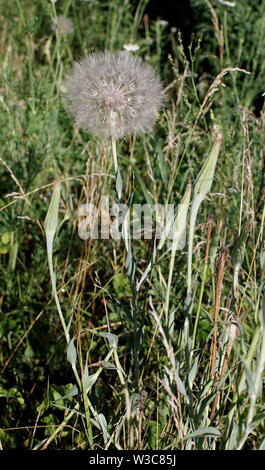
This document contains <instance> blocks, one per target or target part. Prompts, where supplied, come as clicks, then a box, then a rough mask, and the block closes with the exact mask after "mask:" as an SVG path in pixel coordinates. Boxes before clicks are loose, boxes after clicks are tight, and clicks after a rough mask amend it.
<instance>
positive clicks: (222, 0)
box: [217, 0, 236, 7]
mask: <svg viewBox="0 0 265 470" xmlns="http://www.w3.org/2000/svg"><path fill="white" fill-rule="evenodd" d="M217 3H219V4H220V5H224V6H226V7H235V6H236V4H235V2H227V1H225V0H217Z"/></svg>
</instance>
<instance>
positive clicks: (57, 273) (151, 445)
mask: <svg viewBox="0 0 265 470" xmlns="http://www.w3.org/2000/svg"><path fill="white" fill-rule="evenodd" d="M8 3H9V2H8ZM147 6H148V1H145V0H140V1H139V2H138V3H137V2H131V1H129V0H109V1H101V0H91V1H85V0H83V1H81V0H61V1H56V0H49V1H46V0H45V1H44V0H38V1H37V2H32V1H31V0H16V1H13V2H10V5H8V9H7V5H6V2H2V4H1V6H0V25H1V35H0V56H1V65H0V67H1V85H0V86H1V88H0V107H1V108H0V109H1V111H0V125H1V134H0V139H1V156H0V181H1V186H0V368H1V377H0V404H1V418H0V420H1V421H0V426H1V429H0V443H1V448H2V449H21V448H25V449H51V450H56V449H60V450H62V449H76V450H79V449H125V450H128V449H163V450H165V449H167V450H184V449H189V450H194V449H196V450H197V449H203V450H215V449H216V450H218V449H225V450H235V449H246V450H257V449H264V448H265V438H264V416H265V412H264V401H263V400H264V397H262V381H263V372H264V365H265V298H264V282H265V251H264V248H265V245H264V223H265V199H264V195H265V193H264V186H265V158H264V132H265V129H264V125H265V113H264V108H263V102H264V98H263V93H264V92H265V78H264V77H265V74H264V72H265V52H264V51H265V28H264V23H265V1H264V0H256V1H252V2H250V1H249V0H241V1H238V0H236V1H234V2H225V1H221V0H192V1H191V7H192V11H193V24H192V31H191V35H190V40H189V41H188V42H187V38H186V40H185V42H183V39H182V34H181V31H179V30H176V28H175V27H174V24H172V25H170V24H168V23H166V22H165V21H161V20H163V17H162V16H161V18H157V19H156V18H154V19H150V18H149V17H148V15H147V14H146V8H147ZM58 18H59V20H58ZM64 18H65V23H64V20H63V19H64ZM131 45H133V46H134V52H131V53H132V54H135V55H136V56H139V57H141V58H143V59H144V60H145V61H146V62H147V63H149V64H150V65H151V66H152V67H154V68H155V69H156V70H157V73H158V74H159V76H160V78H161V80H162V83H163V88H164V92H163V93H164V105H163V109H162V111H161V112H160V116H159V120H158V121H157V123H156V125H155V127H154V128H153V129H152V131H150V132H148V133H145V134H143V135H142V136H137V137H134V136H129V137H127V138H126V139H121V140H119V141H118V142H117V156H118V161H119V171H120V175H121V178H122V181H123V189H122V192H121V200H122V202H123V203H124V204H127V205H128V206H131V205H132V204H136V203H138V204H150V205H154V204H164V205H165V204H174V206H175V207H177V206H178V204H180V203H182V205H181V206H180V207H181V208H182V212H181V213H180V225H181V227H182V228H186V245H185V246H184V247H183V248H182V249H176V247H174V246H173V247H172V245H170V244H169V243H168V240H167V239H166V236H165V237H164V239H163V237H162V240H160V241H157V240H154V238H153V239H150V240H143V239H139V240H133V239H130V238H128V237H127V238H126V237H125V240H124V239H121V240H114V239H108V240H95V239H87V240H83V239H81V238H80V236H79V234H78V224H79V217H78V210H79V208H80V206H81V205H82V204H86V203H93V204H94V205H95V206H97V205H98V204H99V201H100V198H101V196H102V195H106V194H107V195H109V196H111V197H113V198H115V197H116V190H115V172H114V168H113V160H112V146H111V142H109V141H108V140H101V139H99V138H97V137H95V136H92V135H91V134H89V133H87V132H84V131H83V130H81V129H79V128H78V127H77V126H76V125H75V124H74V123H73V120H72V118H71V117H70V116H69V115H68V114H67V113H66V112H65V110H64V106H63V97H64V94H65V86H64V80H65V77H66V76H67V74H68V73H69V71H70V70H71V67H72V65H73V62H74V60H78V59H82V58H83V57H85V56H87V55H88V54H89V53H91V52H97V51H109V52H116V51H122V50H124V48H125V47H124V46H127V48H128V46H130V47H131ZM164 235H166V234H165V233H164ZM47 246H48V251H47ZM58 313H59V314H58Z"/></svg>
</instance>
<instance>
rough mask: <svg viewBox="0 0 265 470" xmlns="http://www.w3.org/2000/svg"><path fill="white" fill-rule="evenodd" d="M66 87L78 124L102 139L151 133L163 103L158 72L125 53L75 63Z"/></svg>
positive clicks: (67, 97)
mask: <svg viewBox="0 0 265 470" xmlns="http://www.w3.org/2000/svg"><path fill="white" fill-rule="evenodd" d="M65 87H66V108H67V109H68V111H69V112H70V113H71V114H72V115H73V116H74V118H75V121H76V123H77V125H78V126H79V127H81V128H83V129H84V130H86V131H89V132H90V133H91V134H94V135H97V136H100V137H113V138H115V139H119V138H122V137H124V136H128V135H132V134H139V133H142V132H145V131H147V130H150V128H151V127H152V126H153V124H154V123H155V121H156V119H157V117H158V110H159V108H160V106H161V102H162V84H161V82H160V80H159V78H158V77H157V75H156V74H155V71H154V69H153V68H152V67H151V66H150V65H149V64H146V63H145V62H143V60H142V59H141V58H139V57H136V56H133V55H132V54H130V53H129V52H125V51H124V52H119V53H111V52H101V53H94V54H90V55H89V56H88V57H86V58H85V59H83V60H81V61H80V62H75V63H74V66H73V69H72V71H71V72H70V74H69V75H68V77H67V79H66V83H65Z"/></svg>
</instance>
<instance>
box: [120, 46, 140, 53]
mask: <svg viewBox="0 0 265 470" xmlns="http://www.w3.org/2000/svg"><path fill="white" fill-rule="evenodd" d="M123 49H125V51H128V52H135V51H138V49H140V48H139V46H138V45H137V44H124V46H123Z"/></svg>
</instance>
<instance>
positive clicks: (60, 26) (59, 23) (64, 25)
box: [52, 16, 74, 36]
mask: <svg viewBox="0 0 265 470" xmlns="http://www.w3.org/2000/svg"><path fill="white" fill-rule="evenodd" d="M52 29H53V30H54V31H58V33H59V34H61V36H67V34H71V33H72V32H73V31H74V24H73V22H72V20H71V19H70V18H66V17H65V16H58V17H57V18H56V22H55V23H54V25H53V28H52Z"/></svg>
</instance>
